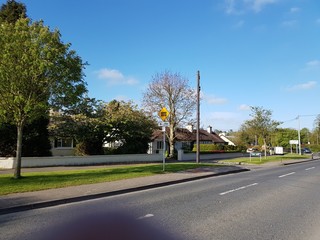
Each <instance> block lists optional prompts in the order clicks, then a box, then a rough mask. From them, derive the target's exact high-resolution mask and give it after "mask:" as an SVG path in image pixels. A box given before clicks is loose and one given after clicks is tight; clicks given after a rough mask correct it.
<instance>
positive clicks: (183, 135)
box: [151, 127, 226, 144]
mask: <svg viewBox="0 0 320 240" xmlns="http://www.w3.org/2000/svg"><path fill="white" fill-rule="evenodd" d="M166 132H167V134H169V128H168V127H167V128H166ZM156 139H158V140H160V139H163V134H162V130H161V129H157V130H155V131H154V132H153V135H152V138H151V140H152V141H153V140H156ZM196 140H197V131H196V130H193V131H192V132H190V131H189V130H188V129H186V128H177V129H176V141H179V142H194V141H196ZM200 141H211V142H213V143H223V144H225V143H226V142H225V141H224V140H223V139H221V138H220V137H219V135H217V134H216V133H215V132H211V133H209V132H208V131H207V130H204V129H200Z"/></svg>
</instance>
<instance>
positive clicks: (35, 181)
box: [0, 163, 217, 195]
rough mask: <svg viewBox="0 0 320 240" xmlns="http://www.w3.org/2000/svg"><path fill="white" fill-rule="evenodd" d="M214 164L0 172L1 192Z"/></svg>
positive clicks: (144, 165) (62, 185)
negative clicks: (16, 176) (17, 175)
mask: <svg viewBox="0 0 320 240" xmlns="http://www.w3.org/2000/svg"><path fill="white" fill-rule="evenodd" d="M216 166H217V165H215V164H204V163H203V164H202V163H200V164H196V163H170V164H166V168H165V169H166V171H165V172H163V171H162V164H139V165H131V166H125V167H108V166H106V167H105V168H99V169H90V170H69V171H59V172H33V173H22V176H23V177H22V178H21V179H13V177H12V174H10V175H9V174H3V175H0V195H7V194H11V193H22V192H31V191H39V190H45V189H52V188H62V187H69V186H78V185H83V184H93V183H101V182H111V181H116V180H122V179H129V178H137V177H145V176H151V175H156V174H166V173H174V172H179V171H184V170H188V169H193V168H198V167H216Z"/></svg>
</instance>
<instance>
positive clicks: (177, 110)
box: [143, 71, 196, 157]
mask: <svg viewBox="0 0 320 240" xmlns="http://www.w3.org/2000/svg"><path fill="white" fill-rule="evenodd" d="M143 105H144V107H145V109H146V110H148V111H149V112H150V113H151V114H154V115H157V114H158V112H159V111H160V110H161V109H162V108H163V107H166V109H167V110H168V111H169V114H170V115H169V117H168V119H167V121H168V122H169V129H170V130H169V134H168V136H167V137H168V139H169V146H170V149H169V157H173V155H174V145H175V141H176V134H175V129H176V128H177V127H178V126H181V125H182V124H186V123H188V122H191V121H192V120H193V118H194V113H195V108H196V96H195V91H194V90H193V89H191V88H190V87H189V84H188V79H186V78H184V77H182V76H181V75H180V74H179V73H172V72H169V71H164V72H162V73H158V74H156V75H154V76H153V77H152V81H151V82H150V83H149V85H148V88H147V90H146V91H145V93H144V96H143Z"/></svg>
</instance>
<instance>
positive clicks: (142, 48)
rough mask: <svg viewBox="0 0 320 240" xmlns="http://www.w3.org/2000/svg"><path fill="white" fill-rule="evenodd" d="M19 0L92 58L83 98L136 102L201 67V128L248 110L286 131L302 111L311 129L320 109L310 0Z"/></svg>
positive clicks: (319, 36)
mask: <svg viewBox="0 0 320 240" xmlns="http://www.w3.org/2000/svg"><path fill="white" fill-rule="evenodd" d="M4 2H5V1H4V0H0V3H1V4H2V3H4ZM22 2H23V3H25V4H26V6H27V9H28V15H29V17H31V18H32V19H33V20H40V19H43V20H44V22H45V24H46V25H48V26H50V27H51V28H52V29H54V28H58V29H59V30H60V32H61V34H62V38H63V40H64V41H65V42H70V43H72V49H74V50H76V51H77V53H78V54H79V55H80V56H81V57H82V58H83V60H84V61H87V62H88V63H89V64H90V65H89V66H88V67H87V69H86V70H85V74H86V79H85V80H86V82H87V83H88V89H89V95H90V97H95V98H97V99H101V100H104V101H110V100H112V99H121V100H133V101H134V102H136V103H137V104H139V103H140V102H141V100H142V93H143V91H144V90H145V88H146V86H147V85H148V83H149V82H150V81H151V77H152V75H154V74H155V73H159V72H162V71H164V70H170V71H173V72H179V73H180V74H181V75H183V76H184V77H186V78H188V79H189V81H190V86H191V87H195V86H196V73H197V71H198V70H199V71H200V74H201V90H202V102H201V126H203V127H207V126H208V125H211V126H213V128H214V129H220V130H229V129H233V130H237V129H238V128H239V126H240V125H241V123H243V121H245V120H246V119H249V114H250V110H249V106H262V107H263V108H265V109H270V110H272V111H273V118H274V119H275V120H279V121H284V124H283V125H281V126H282V127H292V128H297V127H298V121H297V120H293V119H294V118H296V117H297V116H298V115H308V116H303V117H301V119H300V126H301V128H302V127H308V128H310V129H312V128H313V121H314V118H315V116H314V115H316V114H319V113H320V111H319V100H320V94H319V80H320V1H318V0H201V1H199V0H91V1H88V0H24V1H22ZM309 115H311V116H309Z"/></svg>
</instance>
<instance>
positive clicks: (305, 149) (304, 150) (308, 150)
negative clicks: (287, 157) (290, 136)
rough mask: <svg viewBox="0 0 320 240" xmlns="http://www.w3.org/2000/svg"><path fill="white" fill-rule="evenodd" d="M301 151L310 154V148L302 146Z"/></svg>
mask: <svg viewBox="0 0 320 240" xmlns="http://www.w3.org/2000/svg"><path fill="white" fill-rule="evenodd" d="M301 153H304V154H311V153H312V151H311V150H310V148H302V149H301Z"/></svg>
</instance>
